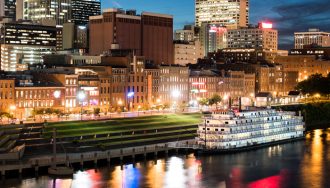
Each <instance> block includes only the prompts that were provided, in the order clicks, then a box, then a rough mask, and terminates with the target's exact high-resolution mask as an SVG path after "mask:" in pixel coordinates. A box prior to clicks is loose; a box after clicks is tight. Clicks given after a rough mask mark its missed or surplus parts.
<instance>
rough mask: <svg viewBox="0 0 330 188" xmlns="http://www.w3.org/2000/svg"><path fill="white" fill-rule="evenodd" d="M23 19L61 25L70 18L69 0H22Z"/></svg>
mask: <svg viewBox="0 0 330 188" xmlns="http://www.w3.org/2000/svg"><path fill="white" fill-rule="evenodd" d="M23 19H25V20H32V21H34V22H38V23H40V24H43V25H51V26H55V25H63V24H64V23H66V22H68V21H69V20H70V19H71V0H23Z"/></svg>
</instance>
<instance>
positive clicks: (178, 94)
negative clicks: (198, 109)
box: [172, 90, 181, 112]
mask: <svg viewBox="0 0 330 188" xmlns="http://www.w3.org/2000/svg"><path fill="white" fill-rule="evenodd" d="M180 94H181V93H180V91H178V90H173V91H172V97H173V98H175V99H177V98H179V97H180ZM173 107H174V112H176V108H177V101H174V102H173Z"/></svg>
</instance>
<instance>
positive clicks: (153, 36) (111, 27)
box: [89, 9, 174, 64]
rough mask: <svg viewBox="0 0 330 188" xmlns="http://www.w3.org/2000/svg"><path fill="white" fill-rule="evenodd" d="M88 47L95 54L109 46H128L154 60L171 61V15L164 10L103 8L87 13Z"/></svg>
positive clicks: (116, 47) (106, 50) (118, 47)
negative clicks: (88, 24)
mask: <svg viewBox="0 0 330 188" xmlns="http://www.w3.org/2000/svg"><path fill="white" fill-rule="evenodd" d="M89 40H90V43H89V44H90V51H89V53H90V54H91V55H99V54H103V53H106V52H108V51H109V50H110V49H131V50H134V51H135V54H136V55H142V56H145V58H146V59H147V60H152V61H154V62H155V63H156V64H172V63H173V59H174V57H173V17H172V16H170V15H164V14H155V13H148V12H143V13H142V15H141V16H138V15H136V14H135V13H134V11H127V12H125V11H123V10H120V9H107V10H105V11H104V12H103V14H102V15H100V16H91V17H90V34H89Z"/></svg>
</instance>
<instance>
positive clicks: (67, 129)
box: [43, 114, 201, 138]
mask: <svg viewBox="0 0 330 188" xmlns="http://www.w3.org/2000/svg"><path fill="white" fill-rule="evenodd" d="M200 122H201V114H171V115H159V116H144V117H136V118H120V119H113V120H107V121H82V122H81V121H76V122H58V123H49V124H48V125H46V127H45V129H44V132H43V136H44V137H46V138H47V137H48V138H49V137H50V136H51V135H52V131H53V128H56V130H57V135H58V137H73V136H83V135H95V134H111V133H122V132H129V131H130V132H132V131H139V130H155V129H164V128H175V127H178V128H184V127H185V126H191V125H197V124H198V123H200Z"/></svg>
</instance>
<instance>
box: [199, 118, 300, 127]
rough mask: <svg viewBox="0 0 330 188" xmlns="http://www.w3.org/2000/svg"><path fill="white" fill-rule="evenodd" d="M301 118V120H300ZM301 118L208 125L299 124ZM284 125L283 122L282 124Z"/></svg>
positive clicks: (208, 125) (203, 124) (211, 125)
mask: <svg viewBox="0 0 330 188" xmlns="http://www.w3.org/2000/svg"><path fill="white" fill-rule="evenodd" d="M299 119H300V120H299ZM299 119H287V120H284V119H278V120H270V121H254V122H252V123H251V122H249V123H238V124H210V123H209V124H206V126H207V127H224V128H235V127H242V126H253V125H260V124H261V125H262V124H274V123H278V122H288V123H286V124H284V125H288V124H297V123H303V122H302V121H301V120H302V118H299ZM281 125H283V124H281ZM199 126H203V127H205V123H201V124H199Z"/></svg>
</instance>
